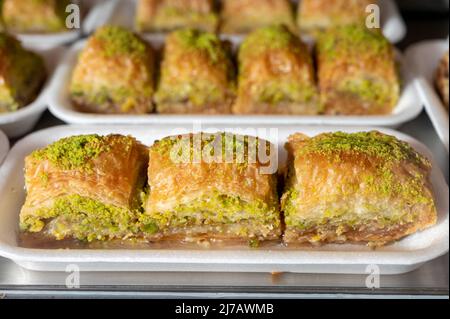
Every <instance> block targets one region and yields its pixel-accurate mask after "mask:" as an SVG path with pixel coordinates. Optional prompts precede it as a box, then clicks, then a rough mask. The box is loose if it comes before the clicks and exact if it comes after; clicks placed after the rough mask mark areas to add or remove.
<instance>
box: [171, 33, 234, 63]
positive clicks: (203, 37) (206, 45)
mask: <svg viewBox="0 0 450 319" xmlns="http://www.w3.org/2000/svg"><path fill="white" fill-rule="evenodd" d="M173 34H174V36H175V37H176V38H177V40H178V41H179V42H180V43H181V44H182V45H183V46H185V47H186V48H188V49H195V50H203V51H205V52H207V53H208V54H209V57H210V59H211V60H212V61H213V62H218V61H220V60H221V59H223V58H224V57H225V50H224V48H223V46H222V42H221V41H220V39H219V37H218V36H217V35H215V34H214V33H210V32H203V31H199V30H195V29H182V30H178V31H175V32H174V33H173Z"/></svg>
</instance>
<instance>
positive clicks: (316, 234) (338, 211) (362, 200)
mask: <svg viewBox="0 0 450 319" xmlns="http://www.w3.org/2000/svg"><path fill="white" fill-rule="evenodd" d="M286 148H287V150H288V152H289V162H288V173H287V181H286V188H285V191H284V194H283V196H282V201H281V203H282V204H281V205H282V210H283V212H284V216H285V223H286V231H285V234H284V241H285V242H286V243H287V244H299V243H313V244H321V243H347V242H350V243H358V242H361V243H368V244H369V245H371V246H382V245H384V244H387V243H389V242H392V241H395V240H398V239H400V238H402V237H404V236H407V235H409V234H412V233H414V232H417V231H419V230H423V229H425V228H427V227H430V226H432V225H434V224H435V223H436V219H437V213H436V208H435V204H434V199H433V193H432V189H431V184H430V182H429V175H430V171H431V164H430V162H429V161H428V160H427V159H426V158H424V157H423V156H422V155H420V154H419V153H417V152H416V151H415V150H414V149H413V148H412V147H411V146H410V145H409V144H407V143H405V142H402V141H400V140H398V139H396V138H395V137H393V136H389V135H384V134H382V133H379V132H376V131H372V132H362V133H353V134H348V133H342V132H336V133H326V134H321V135H318V136H316V137H313V138H309V137H307V136H305V135H302V134H295V135H293V136H291V137H290V138H289V141H288V143H287V145H286Z"/></svg>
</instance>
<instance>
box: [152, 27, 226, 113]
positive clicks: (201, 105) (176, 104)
mask: <svg viewBox="0 0 450 319" xmlns="http://www.w3.org/2000/svg"><path fill="white" fill-rule="evenodd" d="M234 74H235V72H234V69H233V63H232V60H231V53H230V50H229V47H228V46H227V45H226V44H225V43H224V42H222V41H221V40H220V39H219V37H218V36H216V35H215V34H212V33H207V32H202V31H198V30H193V29H184V30H178V31H175V32H173V33H171V34H170V35H169V36H168V38H167V40H166V45H165V49H164V57H163V61H162V66H161V76H160V80H159V84H158V90H157V93H156V96H155V100H156V103H157V111H158V112H159V113H194V114H195V113H208V114H226V113H230V112H231V103H232V101H233V97H234V95H235V83H234Z"/></svg>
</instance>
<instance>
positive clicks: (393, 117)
mask: <svg viewBox="0 0 450 319" xmlns="http://www.w3.org/2000/svg"><path fill="white" fill-rule="evenodd" d="M145 39H146V40H148V41H149V42H150V43H151V44H152V46H153V47H155V48H160V47H161V45H162V43H163V41H164V38H155V37H150V36H145ZM231 40H232V41H233V44H234V45H238V44H239V43H240V41H241V40H239V39H231ZM85 44H86V41H85V40H82V41H79V42H77V43H75V44H74V45H73V46H72V47H71V48H70V49H69V50H68V52H67V53H66V55H65V57H64V59H63V60H62V61H61V63H60V65H59V67H58V69H57V70H56V72H55V75H54V77H53V79H52V82H51V85H50V90H49V95H48V104H49V109H50V111H51V112H52V113H53V115H55V116H56V117H58V118H59V119H61V120H63V121H65V122H67V123H70V124H100V123H101V124H162V123H166V124H191V123H193V122H197V121H201V122H202V123H208V124H231V125H233V124H236V123H238V124H267V125H335V126H342V125H346V126H347V125H348V126H383V127H391V128H395V127H398V126H400V125H401V124H403V123H405V122H408V121H410V120H412V119H414V118H416V117H417V116H418V115H419V114H420V113H421V112H422V110H423V105H422V103H421V102H420V99H419V97H418V95H417V90H416V88H415V86H414V74H413V73H412V72H411V71H410V69H409V66H408V65H407V64H406V63H404V59H403V56H402V54H401V53H400V52H397V60H398V63H399V66H400V75H401V82H402V91H401V96H400V100H399V102H398V104H397V106H396V107H395V108H394V110H393V112H392V113H391V114H387V115H367V116H364V115H363V116H338V115H317V116H302V115H186V114H170V115H167V114H154V113H152V114H144V115H127V114H119V115H117V114H95V113H83V112H80V111H78V110H77V109H76V108H75V107H74V105H73V104H72V102H71V100H70V96H69V85H70V80H71V77H72V72H73V69H74V68H75V65H76V63H77V59H78V54H79V53H80V51H81V50H82V49H83V47H84V46H85Z"/></svg>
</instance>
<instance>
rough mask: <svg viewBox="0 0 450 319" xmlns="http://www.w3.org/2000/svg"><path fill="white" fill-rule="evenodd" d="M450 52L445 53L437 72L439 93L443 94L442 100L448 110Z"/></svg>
mask: <svg viewBox="0 0 450 319" xmlns="http://www.w3.org/2000/svg"><path fill="white" fill-rule="evenodd" d="M448 73H449V72H448V52H447V53H446V54H445V55H444V57H443V58H442V60H441V63H440V64H439V68H438V70H437V73H436V87H437V89H438V92H439V94H440V95H441V98H442V102H444V105H445V107H446V108H447V110H448V104H449V101H448V89H449V87H448V86H449V80H448Z"/></svg>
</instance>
